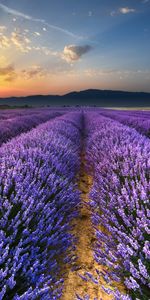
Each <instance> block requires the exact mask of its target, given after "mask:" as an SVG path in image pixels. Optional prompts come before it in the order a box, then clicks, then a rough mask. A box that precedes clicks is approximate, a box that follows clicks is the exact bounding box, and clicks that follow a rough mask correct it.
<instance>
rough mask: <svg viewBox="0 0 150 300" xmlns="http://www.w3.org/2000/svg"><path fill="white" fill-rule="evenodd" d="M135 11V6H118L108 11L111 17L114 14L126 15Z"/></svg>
mask: <svg viewBox="0 0 150 300" xmlns="http://www.w3.org/2000/svg"><path fill="white" fill-rule="evenodd" d="M135 12H136V9H135V8H129V7H120V8H119V9H117V10H112V11H111V12H110V15H111V16H112V17H113V16H115V15H120V14H123V15H127V14H130V13H135Z"/></svg>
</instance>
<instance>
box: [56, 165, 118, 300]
mask: <svg viewBox="0 0 150 300" xmlns="http://www.w3.org/2000/svg"><path fill="white" fill-rule="evenodd" d="M91 186H92V178H91V177H89V176H88V175H87V174H86V173H85V172H84V168H82V170H81V174H80V180H79V189H80V191H81V197H82V208H81V212H80V215H79V217H78V218H77V219H76V221H75V227H74V231H73V233H74V235H75V236H76V237H77V239H78V243H77V248H76V255H77V257H78V259H77V262H76V266H77V270H75V271H72V270H71V268H69V267H68V270H67V275H66V278H65V284H64V292H63V296H62V298H61V300H75V299H76V294H78V295H79V296H81V297H84V296H86V295H89V296H90V300H94V298H97V299H99V300H101V299H102V300H110V299H113V297H112V296H110V295H108V294H106V293H105V292H104V291H103V289H102V287H101V285H100V284H98V285H97V284H94V283H93V282H91V281H90V280H89V281H88V282H86V281H84V280H83V279H82V278H81V277H80V276H79V274H80V275H83V276H84V273H85V272H90V273H91V274H92V275H94V276H95V277H96V271H95V269H96V268H97V269H98V270H104V267H103V266H99V265H98V264H97V263H96V262H95V260H94V258H93V250H92V248H93V243H94V242H95V238H94V230H93V228H92V224H91V214H90V210H89V208H88V205H87V204H86V203H87V202H88V193H89V190H90V188H91ZM101 283H102V284H104V281H103V280H102V281H101ZM105 286H106V283H105ZM107 287H108V286H107Z"/></svg>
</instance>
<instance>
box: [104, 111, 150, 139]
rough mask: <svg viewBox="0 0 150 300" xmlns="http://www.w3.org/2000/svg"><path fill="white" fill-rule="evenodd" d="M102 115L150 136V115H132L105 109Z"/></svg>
mask: <svg viewBox="0 0 150 300" xmlns="http://www.w3.org/2000/svg"><path fill="white" fill-rule="evenodd" d="M101 115H103V116H105V117H109V118H112V119H113V120H116V121H118V122H120V123H122V124H124V125H127V126H130V127H133V128H135V129H136V130H137V131H138V132H139V133H141V134H143V135H146V136H147V137H150V116H149V117H148V116H147V115H146V116H145V115H144V114H142V112H141V113H140V114H137V115H132V114H130V113H128V114H127V113H124V112H123V111H121V112H120V111H119V112H118V111H103V112H101Z"/></svg>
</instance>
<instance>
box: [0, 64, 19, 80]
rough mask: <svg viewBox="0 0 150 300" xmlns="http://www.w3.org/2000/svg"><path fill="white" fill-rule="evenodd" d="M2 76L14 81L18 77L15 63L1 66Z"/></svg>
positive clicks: (0, 72) (0, 75)
mask: <svg viewBox="0 0 150 300" xmlns="http://www.w3.org/2000/svg"><path fill="white" fill-rule="evenodd" d="M0 77H3V78H4V80H5V81H13V80H14V79H15V77H16V73H15V69H14V67H13V65H8V66H5V67H0Z"/></svg>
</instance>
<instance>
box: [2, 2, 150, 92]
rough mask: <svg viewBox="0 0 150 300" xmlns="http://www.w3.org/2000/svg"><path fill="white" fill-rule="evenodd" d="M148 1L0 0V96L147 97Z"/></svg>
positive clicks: (149, 72) (149, 89) (149, 87)
mask: <svg viewBox="0 0 150 300" xmlns="http://www.w3.org/2000/svg"><path fill="white" fill-rule="evenodd" d="M149 16H150V1H149V0H138V1H137V0H123V1H121V0H114V1H111V0H105V1H99V0H93V1H85V0H82V1H73V0H64V1H59V0H55V1H52V0H50V1H47V0H43V1H41V0H32V1H31V0H22V1H20V0H13V1H12V0H0V97H11V96H25V95H33V94H34V95H35V94H60V95H62V94H65V93H68V92H70V91H72V90H77V91H78V90H83V89H89V88H97V89H112V90H128V91H144V92H150V84H149V83H150V60H149V53H150V22H149Z"/></svg>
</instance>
